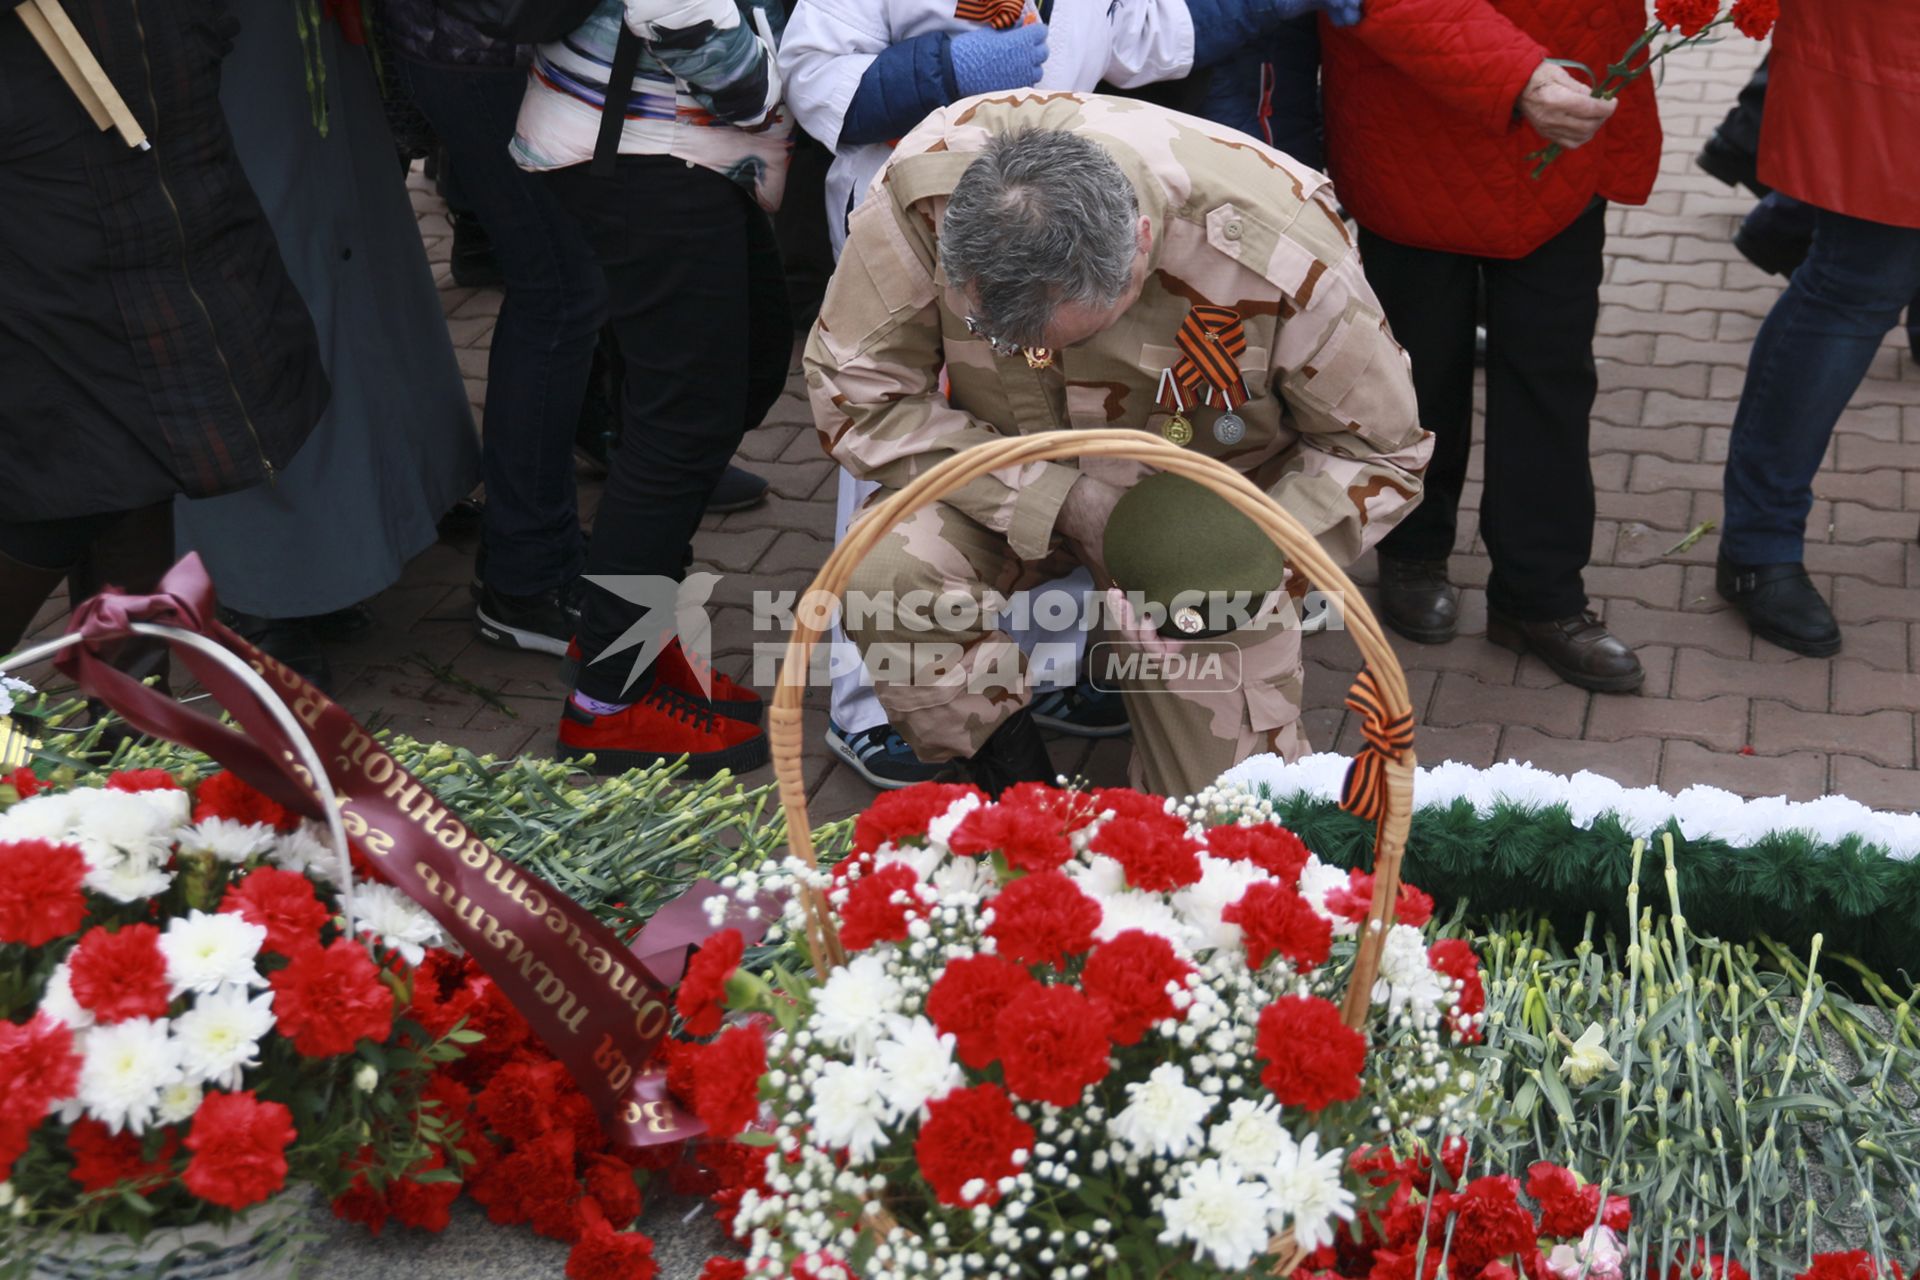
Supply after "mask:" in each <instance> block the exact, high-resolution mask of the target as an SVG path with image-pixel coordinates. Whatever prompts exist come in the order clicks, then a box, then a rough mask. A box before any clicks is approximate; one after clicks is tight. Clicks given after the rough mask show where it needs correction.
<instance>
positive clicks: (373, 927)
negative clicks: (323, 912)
mask: <svg viewBox="0 0 1920 1280" xmlns="http://www.w3.org/2000/svg"><path fill="white" fill-rule="evenodd" d="M353 928H354V932H356V933H371V934H373V935H375V936H376V937H378V938H379V939H380V940H381V941H382V942H385V943H386V944H387V945H388V946H389V947H392V948H393V949H394V950H395V951H398V952H399V953H400V958H401V959H403V960H405V961H406V962H407V963H408V964H419V963H420V962H421V961H422V960H424V959H426V956H427V953H426V948H427V947H438V946H444V945H445V943H446V935H445V934H444V933H442V932H441V929H440V922H439V921H437V920H435V919H434V918H433V917H432V916H430V915H428V914H427V913H426V912H425V911H422V910H421V909H420V907H419V906H418V905H416V904H415V903H414V901H413V899H412V898H409V897H408V896H407V895H406V894H404V893H402V892H400V890H398V889H396V888H394V887H393V886H392V885H390V884H362V885H355V886H354V890H353Z"/></svg>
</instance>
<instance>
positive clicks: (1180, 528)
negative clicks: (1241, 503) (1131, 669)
mask: <svg viewBox="0 0 1920 1280" xmlns="http://www.w3.org/2000/svg"><path fill="white" fill-rule="evenodd" d="M1102 555H1103V557H1104V558H1105V560H1106V563H1107V572H1108V573H1109V574H1111V575H1112V577H1113V581H1114V584H1115V585H1116V586H1118V587H1119V588H1120V589H1121V590H1122V591H1124V592H1126V593H1127V594H1128V595H1129V597H1131V598H1132V599H1133V600H1134V604H1135V609H1136V610H1138V607H1139V602H1141V601H1144V602H1145V603H1146V604H1147V605H1148V606H1150V607H1157V609H1158V612H1159V614H1160V616H1161V618H1162V619H1163V621H1162V622H1161V625H1160V628H1159V630H1160V634H1161V635H1163V636H1165V637H1166V638H1168V639H1169V640H1203V639H1206V638H1208V637H1209V636H1218V635H1224V634H1226V633H1227V632H1228V631H1231V630H1233V627H1234V624H1235V623H1236V622H1238V621H1244V620H1245V619H1246V618H1247V617H1249V616H1251V614H1252V613H1253V612H1254V611H1256V610H1258V609H1259V608H1260V603H1261V601H1262V600H1264V599H1265V598H1266V596H1267V593H1268V592H1270V591H1272V590H1274V589H1275V588H1276V587H1278V586H1279V585H1280V583H1281V580H1282V579H1283V578H1284V577H1285V576H1286V569H1287V560H1286V557H1285V556H1284V555H1282V554H1281V553H1280V548H1279V547H1276V546H1275V545H1273V539H1271V538H1269V537H1268V536H1267V535H1266V533H1265V532H1264V531H1262V530H1261V528H1260V526H1259V525H1257V524H1255V523H1254V522H1253V521H1251V520H1249V519H1248V518H1247V517H1246V516H1244V515H1242V514H1241V513H1240V512H1239V511H1238V510H1236V509H1235V508H1234V507H1233V506H1231V505H1230V504H1229V503H1228V502H1227V501H1226V499H1224V498H1222V497H1220V496H1219V495H1217V494H1215V493H1214V492H1213V491H1212V490H1211V489H1209V488H1207V487H1206V486H1205V485H1202V484H1198V483H1196V482H1194V481H1192V480H1189V479H1187V478H1186V477H1185V476H1177V475H1174V474H1172V473H1171V472H1156V473H1155V474H1153V475H1150V476H1148V477H1147V478H1146V479H1144V480H1142V481H1141V482H1140V483H1139V484H1136V485H1134V486H1133V488H1131V489H1129V490H1127V492H1126V493H1125V494H1123V495H1122V496H1121V498H1120V501H1119V502H1118V503H1117V504H1116V505H1115V506H1114V508H1113V515H1112V517H1111V518H1110V519H1109V520H1108V521H1107V529H1106V534H1105V536H1104V538H1103V541H1102ZM1235 597H1240V598H1239V600H1238V602H1237V604H1236V601H1235ZM1234 608H1237V609H1238V610H1241V611H1242V612H1240V613H1239V614H1238V615H1237V616H1235V615H1234V614H1233V613H1232V612H1231V610H1232V609H1234Z"/></svg>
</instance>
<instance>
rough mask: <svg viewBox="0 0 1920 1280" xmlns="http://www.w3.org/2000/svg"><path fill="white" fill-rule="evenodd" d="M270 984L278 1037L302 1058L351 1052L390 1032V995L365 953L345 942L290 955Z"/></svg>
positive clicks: (378, 972) (359, 947) (350, 942)
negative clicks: (287, 1039) (287, 1040)
mask: <svg viewBox="0 0 1920 1280" xmlns="http://www.w3.org/2000/svg"><path fill="white" fill-rule="evenodd" d="M269 981H270V982H272V983H273V1014H274V1019H275V1020H276V1021H277V1022H278V1024H279V1027H280V1034H281V1035H283V1036H288V1037H291V1038H292V1040H293V1047H294V1048H295V1049H296V1050H298V1051H299V1052H300V1053H301V1054H303V1055H305V1056H306V1057H309V1058H326V1057H331V1056H333V1055H334V1054H339V1053H351V1052H352V1051H353V1046H354V1045H356V1044H358V1043H359V1042H360V1041H361V1040H362V1039H367V1040H375V1041H383V1040H385V1039H386V1038H387V1035H388V1033H389V1032H391V1031H392V1030H393V992H392V991H390V990H389V989H388V988H387V985H386V984H385V983H384V982H382V981H380V970H379V969H378V968H376V967H375V966H374V963H373V961H372V959H370V958H369V957H368V955H367V952H366V949H365V948H364V947H361V946H360V945H359V944H358V943H356V942H353V941H351V940H349V939H347V938H336V939H334V942H333V945H332V946H330V947H327V948H325V949H324V950H322V949H321V948H319V947H314V948H311V949H310V950H307V951H304V952H302V953H301V954H299V955H297V956H294V957H293V959H292V960H291V961H290V962H289V963H288V964H287V967H286V968H284V969H282V970H280V971H279V972H278V973H276V974H274V975H273V976H272V977H271V978H270V979H269Z"/></svg>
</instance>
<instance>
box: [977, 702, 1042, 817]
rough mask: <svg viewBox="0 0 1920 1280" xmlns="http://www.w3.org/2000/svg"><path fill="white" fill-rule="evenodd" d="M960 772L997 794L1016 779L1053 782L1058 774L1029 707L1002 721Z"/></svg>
mask: <svg viewBox="0 0 1920 1280" xmlns="http://www.w3.org/2000/svg"><path fill="white" fill-rule="evenodd" d="M960 771H961V773H962V774H964V775H965V777H966V779H967V781H968V782H971V783H973V785H975V786H976V787H979V788H980V789H981V790H982V791H984V792H986V793H987V794H988V795H990V796H995V797H998V796H999V794H1000V793H1001V792H1002V791H1005V790H1006V789H1007V788H1008V787H1011V786H1013V785H1014V784H1015V783H1017V782H1049V783H1050V782H1052V781H1053V780H1054V776H1055V775H1054V772H1053V760H1052V758H1051V757H1049V756H1048V755H1047V744H1046V742H1045V741H1043V740H1042V739H1041V737H1040V726H1039V725H1038V724H1036V723H1035V722H1034V719H1033V712H1032V711H1031V710H1030V709H1028V708H1026V707H1022V708H1021V709H1020V710H1018V711H1016V712H1015V713H1014V714H1013V715H1011V716H1008V717H1007V718H1006V719H1005V720H1004V721H1002V722H1001V724H1000V727H999V728H998V729H995V730H994V731H993V736H992V737H991V738H988V739H987V740H986V741H985V742H983V743H981V744H980V749H979V750H978V751H976V752H974V753H973V755H972V757H970V758H969V759H966V760H962V761H961V762H960Z"/></svg>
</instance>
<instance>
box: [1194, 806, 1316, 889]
mask: <svg viewBox="0 0 1920 1280" xmlns="http://www.w3.org/2000/svg"><path fill="white" fill-rule="evenodd" d="M1207 852H1208V853H1211V854H1212V855H1213V856H1214V857H1216V858H1224V859H1226V860H1227V861H1228V862H1251V863H1252V864H1253V865H1254V866H1256V867H1259V868H1260V869H1261V870H1262V871H1264V872H1266V873H1267V874H1268V875H1270V876H1272V877H1274V878H1275V879H1276V880H1278V881H1280V882H1281V883H1282V884H1288V885H1292V884H1298V883H1299V882H1300V872H1301V870H1302V869H1303V868H1304V867H1305V866H1306V865H1307V858H1308V857H1309V856H1310V855H1309V854H1308V853H1307V846H1306V845H1304V844H1302V843H1301V841H1300V837H1299V836H1297V835H1295V834H1293V832H1291V831H1289V830H1287V829H1286V828H1285V827H1282V826H1279V825H1277V824H1275V823H1271V822H1261V823H1256V824H1255V825H1253V826H1251V827H1210V828H1208V830H1207Z"/></svg>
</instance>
